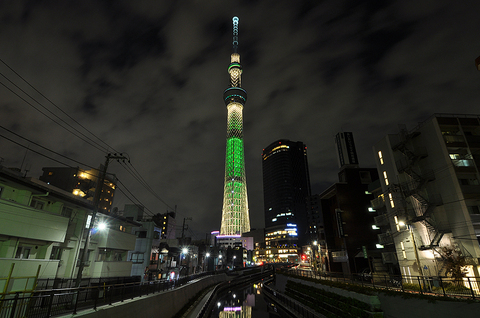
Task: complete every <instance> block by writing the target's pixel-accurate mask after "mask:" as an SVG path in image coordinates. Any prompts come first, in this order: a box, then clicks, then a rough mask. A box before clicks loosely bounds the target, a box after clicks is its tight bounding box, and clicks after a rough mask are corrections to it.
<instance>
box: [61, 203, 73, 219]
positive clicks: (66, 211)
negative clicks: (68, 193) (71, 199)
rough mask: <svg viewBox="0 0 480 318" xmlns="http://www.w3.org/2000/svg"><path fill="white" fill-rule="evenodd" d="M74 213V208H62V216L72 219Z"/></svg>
mask: <svg viewBox="0 0 480 318" xmlns="http://www.w3.org/2000/svg"><path fill="white" fill-rule="evenodd" d="M72 212H73V209H72V208H67V207H65V206H64V207H63V208H62V216H65V217H67V218H70V217H71V216H72Z"/></svg>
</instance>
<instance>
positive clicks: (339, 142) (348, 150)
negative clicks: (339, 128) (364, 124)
mask: <svg viewBox="0 0 480 318" xmlns="http://www.w3.org/2000/svg"><path fill="white" fill-rule="evenodd" d="M335 145H336V146H337V158H338V167H339V168H342V167H344V166H349V167H358V157H357V151H356V150H355V142H354V141H353V133H351V132H341V133H338V134H337V135H336V136H335Z"/></svg>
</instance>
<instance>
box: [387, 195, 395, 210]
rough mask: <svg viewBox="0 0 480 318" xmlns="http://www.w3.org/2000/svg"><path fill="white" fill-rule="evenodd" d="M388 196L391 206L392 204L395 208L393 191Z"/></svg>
mask: <svg viewBox="0 0 480 318" xmlns="http://www.w3.org/2000/svg"><path fill="white" fill-rule="evenodd" d="M388 198H389V199H390V206H391V207H392V208H394V207H395V203H394V202H393V196H392V194H391V193H389V194H388Z"/></svg>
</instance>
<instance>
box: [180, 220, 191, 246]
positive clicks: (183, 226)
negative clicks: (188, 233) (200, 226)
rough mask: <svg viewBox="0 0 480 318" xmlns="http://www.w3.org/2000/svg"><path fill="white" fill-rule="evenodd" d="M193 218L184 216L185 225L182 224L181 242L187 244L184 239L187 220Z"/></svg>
mask: <svg viewBox="0 0 480 318" xmlns="http://www.w3.org/2000/svg"><path fill="white" fill-rule="evenodd" d="M191 220H192V218H191V217H188V218H183V225H182V242H181V244H182V245H183V244H185V242H184V240H185V221H191ZM187 229H188V226H187Z"/></svg>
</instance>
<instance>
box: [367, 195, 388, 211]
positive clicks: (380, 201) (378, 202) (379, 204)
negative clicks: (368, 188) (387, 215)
mask: <svg viewBox="0 0 480 318" xmlns="http://www.w3.org/2000/svg"><path fill="white" fill-rule="evenodd" d="M370 204H371V205H372V208H373V209H374V210H378V209H381V208H383V207H384V206H385V199H384V198H383V197H377V198H375V199H373V200H371V201H370Z"/></svg>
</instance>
